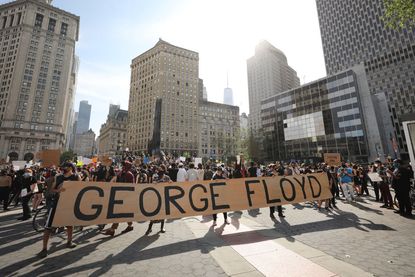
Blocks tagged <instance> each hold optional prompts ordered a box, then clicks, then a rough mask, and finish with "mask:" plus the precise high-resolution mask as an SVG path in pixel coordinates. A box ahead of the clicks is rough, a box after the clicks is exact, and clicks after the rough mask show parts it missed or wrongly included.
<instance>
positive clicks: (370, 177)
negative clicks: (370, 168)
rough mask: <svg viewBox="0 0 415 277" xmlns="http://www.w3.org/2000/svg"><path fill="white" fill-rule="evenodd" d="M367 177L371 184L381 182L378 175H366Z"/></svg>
mask: <svg viewBox="0 0 415 277" xmlns="http://www.w3.org/2000/svg"><path fill="white" fill-rule="evenodd" d="M367 176H369V179H370V181H372V182H382V181H383V180H382V178H380V177H379V174H378V173H376V172H375V173H368V174H367Z"/></svg>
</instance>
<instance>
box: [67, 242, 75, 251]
mask: <svg viewBox="0 0 415 277" xmlns="http://www.w3.org/2000/svg"><path fill="white" fill-rule="evenodd" d="M76 246H77V244H76V243H73V242H72V241H70V242H68V243H67V244H66V248H69V249H73V248H75V247H76Z"/></svg>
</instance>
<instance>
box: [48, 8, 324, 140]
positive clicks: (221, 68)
mask: <svg viewBox="0 0 415 277" xmlns="http://www.w3.org/2000/svg"><path fill="white" fill-rule="evenodd" d="M101 3H102V2H99V3H98V1H94V0H92V1H88V2H87V3H85V1H80V0H74V1H70V2H68V1H63V0H55V1H54V2H53V5H54V6H56V7H58V8H62V9H64V10H69V11H71V12H73V13H76V14H78V15H80V17H81V19H82V23H81V27H80V40H79V43H78V45H77V55H78V56H79V57H80V70H79V81H78V86H77V95H76V100H75V103H79V101H80V100H88V101H89V103H90V104H92V112H91V128H92V129H93V130H94V131H95V132H97V133H98V132H99V129H100V126H101V124H103V123H104V122H105V120H106V116H107V111H106V109H107V107H108V105H109V104H111V103H112V104H118V105H121V108H123V109H127V107H128V94H129V84H130V64H131V60H132V59H133V58H134V57H136V56H137V55H138V54H139V53H142V52H143V51H145V50H146V49H149V48H150V47H151V46H152V45H154V44H155V43H156V42H157V40H158V39H159V38H160V37H161V38H162V39H163V40H166V41H169V42H171V43H173V44H177V45H181V46H183V47H186V48H188V49H194V50H195V51H197V52H198V53H200V77H201V78H202V79H203V80H204V83H205V86H206V88H207V90H208V91H209V101H215V102H219V103H222V100H223V89H224V87H225V84H226V73H227V72H229V74H231V75H232V86H231V87H232V89H233V90H234V91H235V92H237V94H235V95H234V101H235V105H238V106H240V112H241V113H242V112H246V113H248V110H249V106H248V85H247V72H246V60H247V59H248V58H249V57H251V56H252V55H253V53H254V51H255V46H256V45H257V44H258V43H259V42H260V41H261V40H262V39H266V40H268V41H270V43H272V44H273V45H275V46H276V47H277V48H279V49H281V50H282V51H283V52H284V53H286V55H287V59H288V62H289V63H290V65H292V67H293V68H294V69H295V70H296V71H297V72H298V76H299V77H300V79H301V83H304V82H310V81H312V80H315V79H318V78H320V77H323V76H325V67H324V58H323V50H322V46H321V38H320V31H319V25H318V18H317V11H316V6H315V1H301V3H300V1H290V3H283V2H282V1H277V2H275V1H263V2H261V4H259V5H258V4H255V5H254V4H252V3H248V2H244V1H243V2H239V1H238V2H236V1H229V2H226V3H222V2H220V5H219V2H217V1H213V2H212V1H211V2H209V3H192V2H190V1H180V2H178V3H176V2H175V3H174V4H173V3H171V2H165V1H154V2H152V3H151V4H149V3H144V2H141V1H139V2H136V1H125V2H123V5H119V4H118V5H117V4H116V3H114V2H108V3H106V4H105V5H102V4H101ZM218 6H219V7H220V9H219V10H218V9H217V7H218ZM199 10H200V11H202V10H203V11H204V12H203V13H199V12H197V11H199ZM91 11H94V12H93V13H91ZM155 11H156V12H155ZM212 15H215V16H214V18H215V20H212ZM101 18H111V20H106V21H102V20H99V19H101ZM246 18H252V19H254V20H249V21H247V20H245V19H246ZM98 22H99V24H98ZM188 22H192V24H191V26H188ZM287 26H290V27H289V28H287ZM189 28H190V29H189ZM100 30H101V31H102V30H105V36H102V32H101V31H100ZM189 34H191V35H189Z"/></svg>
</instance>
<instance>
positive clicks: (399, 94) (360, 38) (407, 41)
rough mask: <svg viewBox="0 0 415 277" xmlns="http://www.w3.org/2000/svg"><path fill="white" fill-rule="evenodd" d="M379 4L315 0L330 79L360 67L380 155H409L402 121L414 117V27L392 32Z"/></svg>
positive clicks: (357, 0)
mask: <svg viewBox="0 0 415 277" xmlns="http://www.w3.org/2000/svg"><path fill="white" fill-rule="evenodd" d="M383 2H384V1H383V0H371V1H367V0H365V1H362V0H347V1H343V0H330V1H329V0H317V10H318V15H319V21H320V30H321V38H322V42H323V50H324V59H325V62H326V69H327V73H328V74H329V75H332V74H335V73H336V72H339V71H342V70H346V69H347V68H350V67H352V66H354V65H358V64H363V65H364V67H365V71H366V74H367V77H368V83H369V88H370V92H371V94H372V96H373V98H374V104H375V109H376V114H377V119H378V124H379V126H382V128H381V134H380V135H381V139H382V144H383V148H384V149H385V152H386V153H388V154H389V155H391V156H393V155H397V154H398V148H399V152H400V154H401V155H403V158H406V153H407V152H408V147H407V143H406V142H405V138H404V133H403V130H402V122H401V117H403V116H407V115H408V114H413V116H415V108H414V107H415V29H413V30H411V31H410V30H405V29H404V30H396V31H395V30H391V29H389V28H387V27H386V26H385V23H384V22H383V19H382V16H383V15H384V12H385V9H384V6H383Z"/></svg>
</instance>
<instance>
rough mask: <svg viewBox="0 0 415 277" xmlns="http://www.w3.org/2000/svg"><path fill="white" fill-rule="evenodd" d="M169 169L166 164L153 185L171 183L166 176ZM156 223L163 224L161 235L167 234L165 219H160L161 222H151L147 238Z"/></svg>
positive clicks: (160, 169) (159, 171) (161, 168)
mask: <svg viewBox="0 0 415 277" xmlns="http://www.w3.org/2000/svg"><path fill="white" fill-rule="evenodd" d="M166 172H167V169H166V166H165V165H164V164H162V165H161V166H160V168H159V170H158V173H157V177H156V178H154V180H153V183H156V184H157V183H158V184H159V183H171V182H172V181H171V179H170V177H169V176H168V175H167V174H166ZM154 223H161V226H160V233H165V232H166V229H165V228H164V223H165V220H164V219H160V220H151V221H150V224H149V225H148V228H147V231H146V234H145V235H146V236H148V235H149V234H150V233H151V232H152V231H153V224H154Z"/></svg>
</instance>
